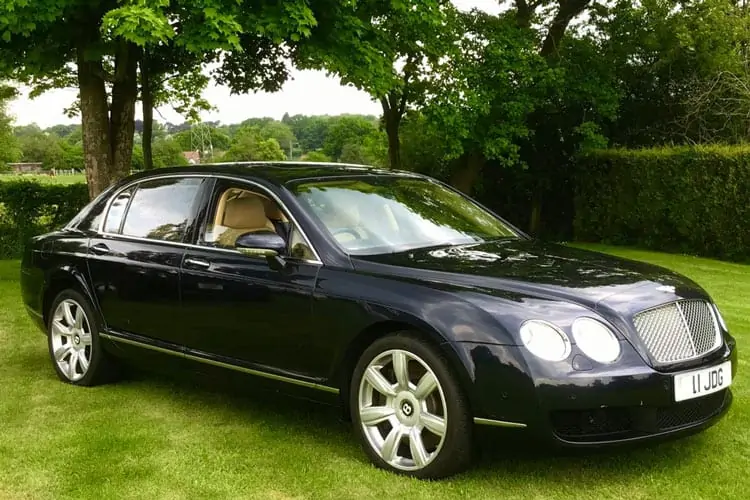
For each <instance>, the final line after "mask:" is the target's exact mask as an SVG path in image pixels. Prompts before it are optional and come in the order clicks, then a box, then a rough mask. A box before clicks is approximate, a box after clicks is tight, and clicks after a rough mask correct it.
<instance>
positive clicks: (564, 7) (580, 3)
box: [540, 0, 591, 58]
mask: <svg viewBox="0 0 750 500" xmlns="http://www.w3.org/2000/svg"><path fill="white" fill-rule="evenodd" d="M590 3H591V0H560V7H558V9H557V13H556V14H555V17H554V18H553V19H552V22H551V23H550V25H549V29H548V30H547V36H546V38H545V39H544V42H543V43H542V49H541V51H540V54H541V55H542V56H543V57H545V58H550V57H556V56H557V55H558V51H559V50H560V42H561V41H562V38H563V36H564V35H565V31H566V30H567V29H568V25H569V24H570V22H571V21H572V20H573V19H574V18H575V17H576V16H577V15H578V14H580V13H581V12H583V11H584V10H586V7H588V5H589V4H590Z"/></svg>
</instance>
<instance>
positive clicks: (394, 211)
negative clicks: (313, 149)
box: [291, 176, 519, 255]
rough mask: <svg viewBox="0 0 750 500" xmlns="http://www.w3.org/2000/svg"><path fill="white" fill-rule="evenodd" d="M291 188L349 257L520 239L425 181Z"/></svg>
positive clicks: (369, 180) (386, 179) (385, 179)
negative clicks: (503, 239)
mask: <svg viewBox="0 0 750 500" xmlns="http://www.w3.org/2000/svg"><path fill="white" fill-rule="evenodd" d="M291 188H292V190H293V191H294V192H295V194H296V195H297V197H298V199H299V200H300V201H301V202H302V203H303V204H304V205H306V206H307V207H308V208H309V209H310V211H311V212H312V213H313V214H315V216H317V218H318V219H319V220H320V222H321V223H322V224H323V225H324V226H325V228H326V229H327V230H328V231H329V232H330V233H331V235H332V236H333V237H334V238H335V239H336V241H337V242H338V243H339V245H341V246H342V247H343V248H344V249H345V250H346V251H347V252H348V253H350V254H353V255H377V254H384V253H396V252H403V251H406V250H413V249H417V248H425V247H436V246H449V245H462V244H469V243H478V242H484V241H488V240H494V239H500V238H518V237H519V235H518V234H517V233H516V232H515V231H514V230H513V229H512V228H510V227H509V226H508V225H507V224H505V223H504V222H503V221H501V220H500V219H498V218H497V217H495V216H494V215H493V214H491V213H489V212H488V211H486V210H484V209H483V208H482V207H480V206H479V205H477V204H476V203H474V202H472V201H471V200H470V199H469V198H467V197H465V196H463V195H461V194H459V193H457V192H455V191H453V190H450V189H447V188H446V187H443V186H441V185H440V184H438V183H436V182H432V181H430V180H427V179H421V178H411V177H396V176H367V177H364V176H363V177H358V178H347V179H345V180H342V179H334V180H330V179H324V180H315V181H302V182H299V183H297V184H294V185H292V186H291Z"/></svg>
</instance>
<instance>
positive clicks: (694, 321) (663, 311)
mask: <svg viewBox="0 0 750 500" xmlns="http://www.w3.org/2000/svg"><path fill="white" fill-rule="evenodd" d="M633 323H634V324H635V328H636V330H637V331H638V335H640V337H641V339H642V340H643V343H644V344H645V345H646V348H647V349H648V351H649V354H651V358H652V360H653V361H655V362H656V363H659V364H669V363H676V362H679V361H686V360H689V359H693V358H697V357H700V356H703V355H705V354H708V353H709V352H711V351H713V350H714V349H716V348H717V347H719V346H720V345H721V332H720V331H719V326H718V324H717V321H716V318H715V317H714V314H713V312H712V311H711V305H710V304H709V303H708V302H706V301H703V300H681V301H678V302H672V303H670V304H665V305H663V306H659V307H656V308H654V309H649V310H648V311H643V312H640V313H638V314H636V315H635V316H634V317H633Z"/></svg>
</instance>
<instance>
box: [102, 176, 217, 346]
mask: <svg viewBox="0 0 750 500" xmlns="http://www.w3.org/2000/svg"><path fill="white" fill-rule="evenodd" d="M202 182H203V179H202V178H195V177H192V178H165V179H154V180H147V181H143V182H141V183H138V184H135V185H132V186H131V187H129V188H127V189H125V190H123V191H121V192H120V193H119V194H118V195H117V196H116V197H115V199H114V200H113V202H112V204H111V206H110V208H109V211H108V213H107V216H106V218H105V222H104V226H103V228H102V231H101V232H100V233H98V234H97V235H96V236H94V237H92V238H91V239H90V240H89V250H88V254H89V258H88V264H89V274H90V276H91V281H92V284H93V289H94V291H95V293H96V297H97V300H98V302H99V305H100V308H101V311H102V314H103V316H104V320H105V323H106V325H107V328H108V329H110V330H112V331H113V332H119V333H129V334H135V335H138V336H142V337H147V338H148V340H151V341H156V342H158V341H162V342H167V343H170V344H175V345H180V344H181V343H182V335H181V333H180V332H181V326H180V324H179V313H180V265H181V262H182V259H183V256H184V253H185V248H186V247H185V245H184V244H183V239H184V237H185V234H186V232H187V229H188V227H189V225H190V224H191V223H192V220H193V218H194V216H193V211H194V209H195V205H196V198H197V196H198V193H199V190H200V186H201V183H202Z"/></svg>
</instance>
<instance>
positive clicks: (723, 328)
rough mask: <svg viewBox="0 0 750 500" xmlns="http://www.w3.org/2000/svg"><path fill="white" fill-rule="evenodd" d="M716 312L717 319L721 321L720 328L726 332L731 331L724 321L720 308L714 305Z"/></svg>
mask: <svg viewBox="0 0 750 500" xmlns="http://www.w3.org/2000/svg"><path fill="white" fill-rule="evenodd" d="M714 311H715V312H716V319H718V320H719V326H721V329H722V330H724V331H725V332H728V331H729V328H727V324H726V322H725V321H724V317H723V316H722V315H721V312H719V306H717V305H716V304H714Z"/></svg>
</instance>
